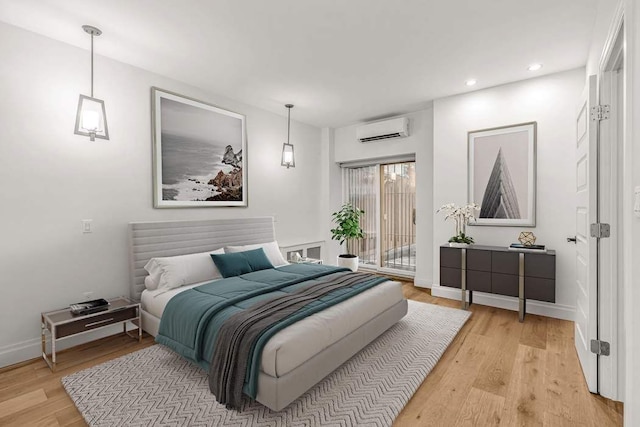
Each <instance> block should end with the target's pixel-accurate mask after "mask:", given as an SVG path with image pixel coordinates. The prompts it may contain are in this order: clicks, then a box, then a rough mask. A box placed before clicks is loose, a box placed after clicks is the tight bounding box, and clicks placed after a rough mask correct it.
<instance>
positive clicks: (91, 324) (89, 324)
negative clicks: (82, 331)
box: [84, 317, 113, 328]
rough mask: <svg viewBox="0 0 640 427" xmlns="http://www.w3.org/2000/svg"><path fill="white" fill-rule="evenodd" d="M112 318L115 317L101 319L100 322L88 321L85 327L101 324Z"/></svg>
mask: <svg viewBox="0 0 640 427" xmlns="http://www.w3.org/2000/svg"><path fill="white" fill-rule="evenodd" d="M112 320H113V317H111V318H109V319H104V320H100V321H99V322H93V323H87V324H86V325H84V327H85V328H89V327H91V326H96V325H99V324H101V323H107V322H111V321H112Z"/></svg>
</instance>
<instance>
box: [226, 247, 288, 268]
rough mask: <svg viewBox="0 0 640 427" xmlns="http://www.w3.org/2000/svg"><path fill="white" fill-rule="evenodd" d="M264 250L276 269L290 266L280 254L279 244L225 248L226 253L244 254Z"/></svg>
mask: <svg viewBox="0 0 640 427" xmlns="http://www.w3.org/2000/svg"><path fill="white" fill-rule="evenodd" d="M258 248H262V250H264V253H265V255H266V256H267V259H268V260H269V262H270V263H271V265H273V266H274V267H281V266H283V265H287V264H289V263H288V262H287V261H286V260H285V259H284V257H283V256H282V253H281V252H280V247H279V246H278V242H275V241H274V242H269V243H258V244H255V245H244V246H226V247H225V248H224V252H225V253H234V252H244V251H252V250H254V249H258Z"/></svg>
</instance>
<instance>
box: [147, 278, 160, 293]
mask: <svg viewBox="0 0 640 427" xmlns="http://www.w3.org/2000/svg"><path fill="white" fill-rule="evenodd" d="M144 287H145V288H147V289H148V290H150V291H154V290H156V289H158V282H156V281H155V280H153V277H151V276H145V278H144Z"/></svg>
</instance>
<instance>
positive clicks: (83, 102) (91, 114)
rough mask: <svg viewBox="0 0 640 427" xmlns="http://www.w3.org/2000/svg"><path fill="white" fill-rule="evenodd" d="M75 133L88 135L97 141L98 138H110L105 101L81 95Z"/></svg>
mask: <svg viewBox="0 0 640 427" xmlns="http://www.w3.org/2000/svg"><path fill="white" fill-rule="evenodd" d="M75 133H76V134H77V135H84V136H88V137H89V138H90V139H91V141H95V139H96V138H101V139H109V131H108V129H107V113H106V111H105V109H104V101H102V100H101V99H96V98H91V97H89V96H86V95H80V99H79V100H78V114H77V115H76V131H75Z"/></svg>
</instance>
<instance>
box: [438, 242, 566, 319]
mask: <svg viewBox="0 0 640 427" xmlns="http://www.w3.org/2000/svg"><path fill="white" fill-rule="evenodd" d="M555 255H556V254H555V251H552V250H549V251H546V252H543V253H531V252H526V253H525V252H524V251H519V252H514V251H512V250H509V249H508V248H505V247H499V246H481V245H474V246H473V247H471V248H468V249H467V248H460V249H459V248H451V247H448V245H442V246H440V286H448V287H452V288H459V289H461V291H462V294H461V295H462V307H463V308H465V309H466V308H468V307H469V304H471V303H473V291H479V292H487V293H492V294H497V295H507V296H512V297H518V299H519V318H520V321H521V322H522V321H524V316H525V313H526V300H527V299H533V300H537V301H546V302H551V303H555V302H556V281H555V280H556V256H555ZM467 293H468V297H469V299H468V301H467Z"/></svg>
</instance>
